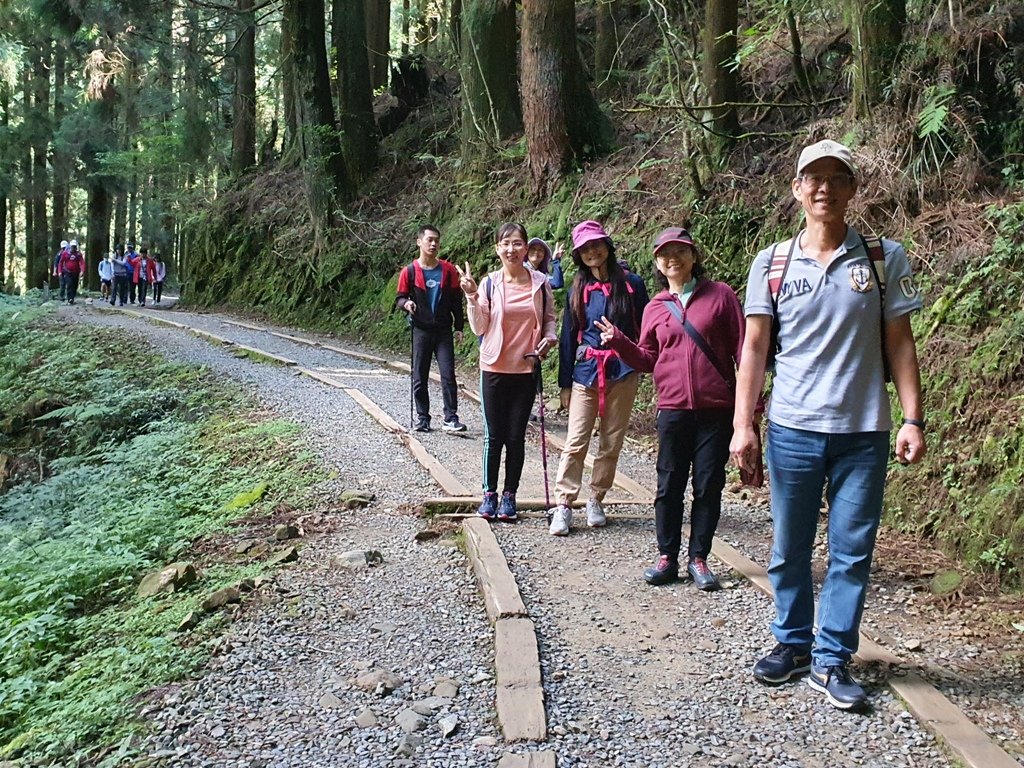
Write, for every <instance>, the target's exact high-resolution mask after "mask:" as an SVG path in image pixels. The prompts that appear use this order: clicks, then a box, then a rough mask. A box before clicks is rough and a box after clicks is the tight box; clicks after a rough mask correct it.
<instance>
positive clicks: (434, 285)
mask: <svg viewBox="0 0 1024 768" xmlns="http://www.w3.org/2000/svg"><path fill="white" fill-rule="evenodd" d="M439 285H440V283H439V282H437V280H434V279H433V278H431V279H430V280H427V288H437V286H439Z"/></svg>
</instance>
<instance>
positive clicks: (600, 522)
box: [587, 499, 608, 528]
mask: <svg viewBox="0 0 1024 768" xmlns="http://www.w3.org/2000/svg"><path fill="white" fill-rule="evenodd" d="M607 524H608V518H607V517H605V516H604V506H603V505H602V504H601V502H600V501H598V500H597V499H590V500H589V501H588V502H587V525H588V526H590V527H591V528H603V527H604V526H605V525H607Z"/></svg>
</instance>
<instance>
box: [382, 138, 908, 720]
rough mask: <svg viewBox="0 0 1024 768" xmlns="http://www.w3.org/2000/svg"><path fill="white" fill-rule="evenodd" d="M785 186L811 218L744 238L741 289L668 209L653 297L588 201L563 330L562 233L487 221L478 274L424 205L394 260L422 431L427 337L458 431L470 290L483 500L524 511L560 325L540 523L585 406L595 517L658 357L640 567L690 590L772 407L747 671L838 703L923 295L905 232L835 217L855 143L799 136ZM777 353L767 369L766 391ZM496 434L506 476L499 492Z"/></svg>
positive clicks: (552, 525)
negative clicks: (555, 455) (403, 251)
mask: <svg viewBox="0 0 1024 768" xmlns="http://www.w3.org/2000/svg"><path fill="white" fill-rule="evenodd" d="M790 188H791V193H792V195H793V197H794V198H795V200H796V201H797V202H799V203H800V205H801V207H802V209H803V213H804V216H805V218H806V222H805V228H804V229H803V230H801V231H800V232H799V233H798V234H797V235H796V236H795V237H793V238H792V239H789V240H786V241H785V242H783V243H776V244H774V245H772V246H770V247H768V248H765V249H764V250H762V251H761V252H760V253H759V254H758V255H757V257H756V258H755V259H754V261H753V263H752V265H751V267H750V272H749V276H748V280H747V288H746V300H745V303H744V306H743V307H741V306H740V303H739V301H738V299H737V296H736V293H735V291H734V290H733V289H732V288H731V287H730V286H728V285H726V284H725V283H721V282H715V281H712V280H710V279H708V277H707V275H706V271H707V267H706V260H705V255H704V253H703V250H702V249H701V248H700V246H699V245H698V244H697V243H696V242H695V240H694V238H693V237H692V236H691V235H690V233H689V232H688V231H687V229H686V228H684V227H678V226H673V227H667V228H665V229H664V230H662V231H661V232H660V233H659V234H658V235H657V237H656V238H655V240H654V243H653V248H652V252H653V262H654V263H653V267H654V275H655V279H656V281H657V283H658V287H659V288H660V289H661V290H660V292H659V293H658V294H657V295H655V296H654V297H653V299H649V298H648V293H647V288H646V286H645V284H644V281H643V280H642V279H641V277H640V276H639V275H637V274H635V273H633V272H631V271H629V270H628V269H625V268H624V267H623V263H622V262H620V260H619V259H618V258H617V254H616V248H615V244H614V242H613V240H612V238H611V237H610V236H609V235H608V233H607V232H606V231H605V229H604V227H603V226H602V225H601V224H600V223H599V222H597V221H583V222H581V223H579V224H578V225H577V226H576V227H575V228H574V229H573V231H572V249H571V251H570V256H571V259H572V262H573V265H574V266H575V276H574V277H573V279H572V282H571V284H570V285H569V286H568V289H567V291H566V300H565V310H564V313H563V318H562V323H561V330H560V332H559V333H558V334H557V335H556V323H555V309H554V304H555V299H554V294H553V293H552V288H553V287H555V288H557V287H561V285H562V284H563V283H562V266H561V255H562V249H561V247H560V246H559V247H558V248H556V249H555V250H554V251H552V250H551V248H550V247H549V246H548V244H547V243H545V242H544V241H543V240H540V239H539V238H534V239H528V237H527V232H526V229H525V227H523V226H522V225H521V224H518V223H506V224H503V225H501V226H500V227H499V228H498V230H497V232H496V235H495V252H496V255H497V257H498V260H499V263H500V268H498V269H496V270H494V271H492V272H490V273H489V274H487V275H486V276H485V277H483V278H482V279H481V280H479V281H478V280H477V279H476V278H475V277H474V276H473V274H472V271H471V269H470V265H469V264H468V263H467V264H466V265H465V267H464V268H462V267H458V266H455V265H453V264H450V263H448V262H447V261H444V260H442V259H439V257H438V254H439V250H440V241H441V234H440V231H439V230H438V228H437V227H435V226H433V225H424V226H423V227H421V228H420V230H419V232H418V234H417V244H418V247H419V257H418V258H417V259H416V260H415V261H413V262H412V263H411V264H409V265H408V266H407V267H405V268H404V269H403V270H402V271H401V273H400V274H399V280H398V297H397V301H396V304H397V306H398V307H399V308H400V309H402V310H404V311H405V312H406V313H407V314H408V317H409V321H410V324H411V328H412V331H411V338H412V350H411V353H412V401H413V402H412V403H411V405H410V408H411V409H412V408H413V407H415V411H416V414H415V429H417V430H418V431H421V432H429V431H430V430H431V420H430V403H429V397H428V393H427V381H428V374H429V369H430V360H431V358H432V357H436V359H437V361H438V366H439V368H440V369H441V379H442V393H443V396H444V425H443V429H444V430H445V431H449V432H463V431H465V430H466V427H465V425H464V424H462V422H461V421H460V420H459V418H458V407H457V386H456V381H455V355H454V342H455V341H458V340H461V334H462V331H463V325H464V313H463V303H462V298H463V296H464V297H465V299H466V303H467V306H468V317H469V324H470V327H471V329H472V331H473V332H474V333H475V334H476V335H477V336H478V339H479V345H480V346H479V365H480V398H481V402H482V408H483V423H484V433H483V480H482V486H483V500H482V502H481V504H480V508H479V510H478V514H479V516H480V517H482V518H484V519H487V520H500V521H505V522H514V521H515V520H516V519H517V517H518V514H517V509H516V492H517V491H518V487H519V483H520V478H521V474H522V469H523V464H524V457H525V433H526V428H527V424H528V422H529V419H530V411H531V409H532V408H533V404H534V398H535V396H536V393H537V391H538V390H539V389H541V388H540V387H538V377H539V376H540V375H541V374H540V371H541V366H540V364H539V361H541V360H543V359H544V358H545V357H546V356H547V354H548V353H549V352H550V350H551V349H553V348H554V347H555V346H556V344H557V346H558V352H559V366H558V383H559V388H560V390H561V394H560V400H561V404H562V406H563V408H564V409H566V410H567V411H568V429H567V432H568V434H567V436H566V439H565V444H564V447H563V450H562V455H561V460H560V461H559V464H558V470H557V475H556V478H555V494H556V496H555V502H556V503H555V504H554V506H553V507H551V508H550V509H549V513H548V514H549V531H550V533H551V534H552V535H556V536H565V535H567V534H568V533H569V532H570V530H571V529H572V525H573V507H574V504H575V502H576V499H577V498H578V496H579V494H580V492H581V487H582V476H583V466H584V458H585V456H586V454H587V451H588V449H589V448H590V446H591V440H592V437H593V433H594V429H595V423H596V422H597V420H598V419H600V431H599V434H598V438H597V450H596V453H595V455H594V461H593V470H592V472H591V477H590V483H589V489H588V495H587V501H586V503H585V516H586V522H587V525H588V526H589V527H591V528H601V527H603V526H605V525H606V523H607V517H606V514H605V509H604V504H603V501H604V498H605V495H606V493H607V492H608V490H609V489H610V488H611V485H612V481H613V479H614V476H615V472H616V467H617V464H618V458H619V454H620V451H621V450H622V444H623V439H624V437H625V433H626V428H627V426H628V423H629V416H630V413H631V411H632V408H633V403H634V400H635V399H636V394H637V388H638V383H639V377H640V374H641V373H653V377H654V384H655V387H656V389H657V397H658V414H657V435H658V457H657V477H658V479H657V489H656V494H655V502H654V511H655V530H656V534H657V541H658V557H657V559H656V560H655V562H654V564H653V565H652V566H651V567H649V568H648V569H646V570H645V571H644V573H643V577H644V579H645V580H646V581H647V582H648V583H650V584H652V585H661V584H666V583H669V582H671V581H674V580H676V579H677V578H679V576H680V575H681V573H682V574H683V575H684V576H685V577H686V578H689V579H692V580H693V581H694V583H695V584H696V586H697V587H698V588H700V589H702V590H707V591H710V590H714V589H716V588H717V587H718V579H717V577H716V576H715V574H714V573H713V572H712V571H711V569H710V568H709V566H708V562H707V559H708V556H709V554H710V551H711V546H712V540H713V538H714V535H715V531H716V529H717V526H718V523H719V518H720V516H721V510H722V491H723V489H724V487H725V479H726V465H727V463H728V462H729V459H730V456H731V458H732V460H733V462H734V463H735V464H736V466H737V467H739V468H740V470H741V474H742V475H743V476H744V477H745V478H746V477H754V476H756V475H757V474H758V470H759V468H760V462H761V452H762V447H761V439H760V435H761V424H760V421H761V414H762V412H766V416H767V421H768V424H767V454H766V459H767V468H768V474H769V477H770V479H771V501H772V516H773V527H774V543H773V547H772V556H771V563H770V565H769V567H768V575H769V578H770V580H771V583H772V587H773V589H774V593H775V608H776V618H775V621H774V622H773V624H772V632H773V634H774V635H775V638H776V641H777V645H776V647H775V648H774V649H773V650H772V651H771V652H770V653H769V654H767V655H766V656H764V657H763V658H762V659H760V660H759V661H758V662H757V664H756V665H755V666H754V669H753V674H754V677H755V678H756V679H757V680H759V681H761V682H763V683H769V684H778V683H783V682H785V681H787V680H789V679H791V678H792V677H794V676H796V675H799V674H803V673H805V672H806V673H808V682H809V684H810V685H811V687H813V688H814V689H815V690H819V691H821V692H823V693H824V694H825V696H826V697H827V699H828V701H829V702H831V703H832V704H833V705H834V706H836V707H839V708H842V709H850V708H854V707H858V706H860V705H862V704H863V703H864V702H865V700H866V695H865V693H864V690H863V689H862V688H861V687H860V686H859V685H858V684H857V683H856V681H854V680H853V678H852V677H851V676H850V674H849V671H848V664H849V662H850V659H851V658H852V656H853V654H854V653H855V652H856V650H857V644H858V631H859V626H860V620H861V614H862V611H863V607H864V599H865V594H866V589H867V583H868V577H869V572H870V568H871V556H872V552H873V550H874V542H875V534H876V532H877V529H878V525H879V522H880V518H881V510H882V496H883V491H884V486H885V476H886V470H887V466H888V458H889V446H890V431H891V429H892V417H891V413H890V404H889V397H888V393H887V391H886V387H885V384H886V380H887V377H888V376H891V379H892V381H893V383H894V385H895V389H896V394H897V396H898V399H899V403H900V406H901V409H902V412H903V421H902V425H901V426H900V428H899V430H898V433H897V435H896V444H895V456H896V459H897V460H898V461H899V462H901V463H909V464H912V463H916V462H918V461H920V460H921V459H922V458H923V456H924V453H925V440H924V430H925V421H924V415H923V412H922V401H921V384H920V373H919V367H918V360H917V352H916V345H915V341H914V336H913V333H912V331H911V326H910V315H911V313H912V312H914V311H916V310H919V309H920V308H921V299H920V296H919V294H918V291H917V288H916V286H915V283H914V281H913V276H912V274H911V270H910V263H909V260H908V258H907V255H906V253H905V252H904V250H903V248H902V246H900V245H899V244H898V243H896V242H894V241H890V240H878V239H874V238H865V237H863V236H862V235H861V234H860V233H859V232H858V231H857V230H855V229H854V228H853V227H851V226H849V225H848V224H847V222H846V211H847V207H848V205H849V203H850V201H851V199H852V198H853V196H854V194H855V193H856V190H857V171H856V167H855V164H854V162H853V158H852V155H851V153H850V150H849V149H848V148H846V147H845V146H843V145H841V144H838V143H837V142H833V141H821V142H817V143H815V144H812V145H810V146H808V147H806V148H804V150H803V151H802V152H801V153H800V156H799V158H798V160H797V163H796V172H795V175H794V177H793V178H792V179H791V181H790ZM549 269H550V270H551V274H550V275H549V274H548V271H549ZM744 316H745V317H744ZM770 370H771V371H773V373H774V379H773V384H772V388H771V396H770V398H766V397H765V395H764V394H763V392H764V384H765V374H766V372H769V371H770ZM766 399H767V408H765V400H766ZM410 415H411V416H412V414H410ZM502 451H504V457H505V477H504V482H503V483H502V485H501V487H500V493H499V485H498V479H499V470H500V466H501V454H502ZM691 478H692V501H691V514H690V523H691V525H690V534H689V541H688V542H687V545H686V554H687V561H686V567H685V569H684V570H682V571H681V569H680V553H681V550H682V546H683V543H682V541H681V533H682V526H683V518H684V494H685V490H686V486H687V484H688V483H690V482H691ZM546 486H547V474H546V458H545V487H546ZM823 492H824V493H825V497H826V499H827V501H828V505H829V516H828V545H829V559H828V566H827V571H826V574H825V579H824V584H823V586H822V590H821V598H820V608H819V611H818V616H817V621H816V622H815V610H814V592H813V583H812V575H811V559H812V551H813V545H814V539H815V534H816V530H817V523H818V518H819V512H820V506H821V499H822V494H823Z"/></svg>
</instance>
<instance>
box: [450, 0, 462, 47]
mask: <svg viewBox="0 0 1024 768" xmlns="http://www.w3.org/2000/svg"><path fill="white" fill-rule="evenodd" d="M448 27H449V33H450V34H451V36H452V52H453V53H454V54H455V55H456V56H458V57H460V58H461V57H462V0H452V4H451V15H450V17H449V19H448Z"/></svg>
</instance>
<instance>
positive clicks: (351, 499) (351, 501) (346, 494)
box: [338, 490, 377, 509]
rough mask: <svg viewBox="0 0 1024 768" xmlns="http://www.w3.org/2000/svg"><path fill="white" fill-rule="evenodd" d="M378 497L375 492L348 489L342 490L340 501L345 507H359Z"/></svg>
mask: <svg viewBox="0 0 1024 768" xmlns="http://www.w3.org/2000/svg"><path fill="white" fill-rule="evenodd" d="M376 498H377V497H376V496H375V495H374V494H372V493H368V492H367V491H357V490H347V491H342V492H341V495H340V496H339V497H338V501H339V502H341V506H343V507H345V509H357V508H359V507H365V506H367V505H369V504H370V503H371V502H372V501H373V500H374V499H376Z"/></svg>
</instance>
